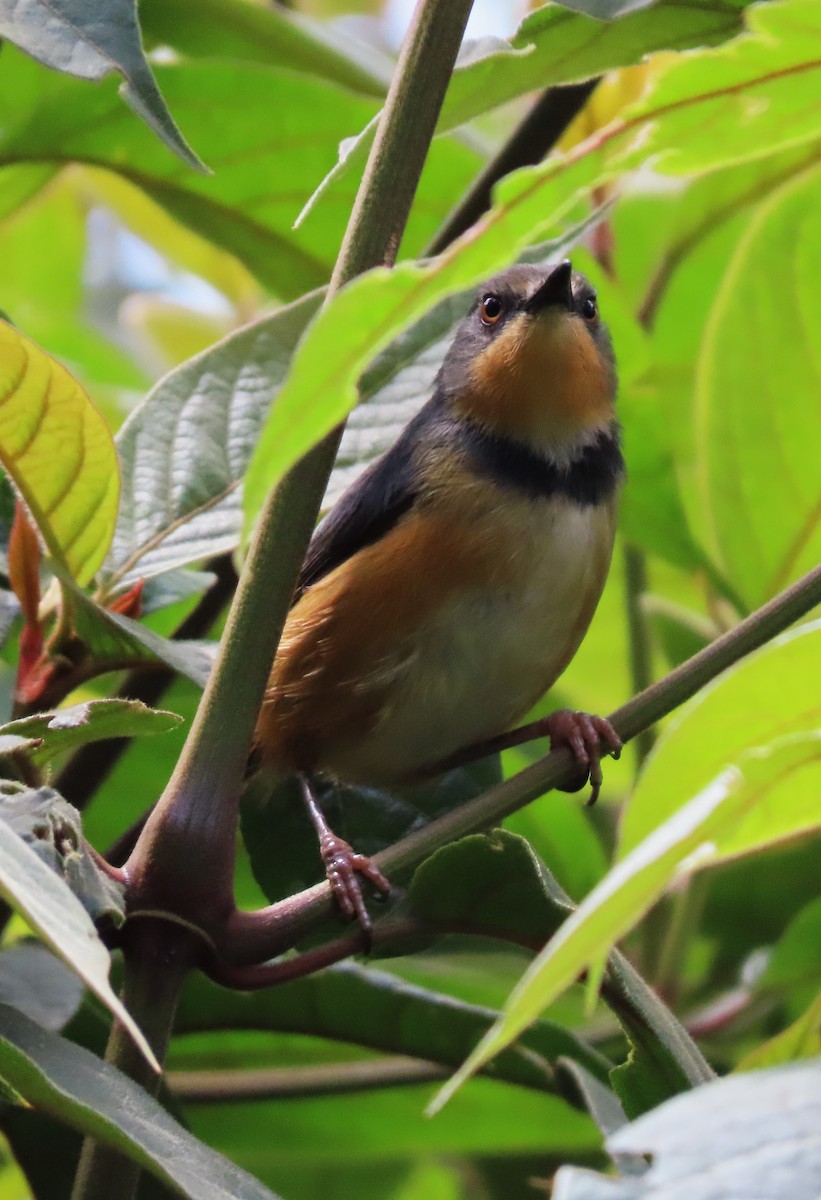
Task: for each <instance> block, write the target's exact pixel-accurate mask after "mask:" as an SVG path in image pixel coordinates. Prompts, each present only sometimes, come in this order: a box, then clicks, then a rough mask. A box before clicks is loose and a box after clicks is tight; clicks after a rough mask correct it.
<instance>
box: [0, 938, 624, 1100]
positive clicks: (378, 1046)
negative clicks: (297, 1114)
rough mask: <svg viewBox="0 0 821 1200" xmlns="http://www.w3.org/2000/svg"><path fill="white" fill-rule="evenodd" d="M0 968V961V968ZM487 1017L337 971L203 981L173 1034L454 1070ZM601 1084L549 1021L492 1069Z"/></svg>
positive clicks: (534, 1078)
mask: <svg viewBox="0 0 821 1200" xmlns="http://www.w3.org/2000/svg"><path fill="white" fill-rule="evenodd" d="M0 961H2V960H0ZM495 1016H496V1013H495V1012H494V1011H493V1009H490V1008H485V1007H481V1006H479V1005H476V1004H467V1003H465V1002H464V1001H460V1000H456V999H454V997H453V996H449V995H444V994H442V993H440V992H436V991H433V990H431V989H430V988H423V987H418V986H415V985H413V984H410V983H406V982H405V981H404V980H402V979H400V978H398V977H397V976H396V975H392V974H390V973H388V972H387V971H380V970H376V969H374V968H372V967H364V966H359V965H356V964H354V963H344V964H340V965H339V966H336V967H331V968H329V969H328V970H326V971H322V972H320V973H319V974H316V975H311V976H309V977H307V978H305V979H299V980H295V981H294V982H293V983H287V984H283V985H282V986H281V987H278V988H276V989H272V990H266V991H264V992H255V993H253V994H252V995H247V996H238V995H237V994H236V993H232V992H229V991H226V990H225V989H224V988H219V987H217V986H216V985H214V984H212V983H209V982H208V981H207V980H205V979H197V980H196V981H194V982H192V983H190V984H189V985H188V986H187V987H186V989H185V991H184V993H183V997H182V1000H181V1002H180V1010H179V1018H178V1026H177V1028H178V1030H179V1031H181V1032H182V1031H184V1032H186V1033H189V1034H190V1033H196V1032H204V1031H207V1030H223V1031H227V1030H231V1029H245V1030H252V1029H253V1030H267V1031H270V1032H271V1033H282V1034H286V1033H291V1034H294V1033H298V1034H302V1035H308V1036H310V1037H315V1038H317V1037H319V1038H328V1039H331V1040H332V1041H334V1042H345V1043H349V1044H352V1045H356V1046H363V1047H367V1048H368V1049H371V1050H378V1051H380V1052H382V1053H384V1054H404V1055H409V1056H411V1057H413V1058H419V1059H425V1060H427V1061H428V1062H434V1063H441V1064H442V1065H443V1066H448V1067H453V1066H456V1065H457V1064H458V1063H459V1062H460V1061H461V1059H462V1057H463V1056H464V1054H465V1053H466V1052H467V1050H468V1049H469V1048H470V1046H471V1045H472V1044H473V1042H474V1041H475V1039H476V1037H477V1036H478V1035H480V1034H481V1033H482V1032H483V1031H484V1030H485V1029H487V1028H488V1027H489V1026H490V1024H491V1023H492V1022H493V1020H494V1018H495ZM562 1056H564V1057H566V1058H568V1059H572V1060H573V1061H574V1062H580V1063H582V1064H583V1066H584V1067H585V1068H586V1069H587V1070H588V1071H590V1072H592V1074H593V1075H594V1076H595V1077H596V1078H597V1079H600V1080H601V1079H606V1077H607V1069H608V1066H609V1064H608V1063H607V1060H606V1059H604V1058H603V1057H602V1056H601V1055H599V1054H597V1053H596V1052H595V1051H593V1050H591V1049H590V1047H588V1046H586V1045H585V1043H584V1042H583V1041H582V1040H581V1039H579V1038H578V1037H576V1036H575V1035H574V1034H573V1033H572V1032H571V1031H570V1030H567V1029H564V1028H563V1027H562V1026H560V1025H557V1024H555V1023H554V1022H552V1021H539V1022H538V1023H537V1024H536V1025H534V1026H533V1028H532V1029H530V1030H528V1032H527V1033H526V1034H525V1036H524V1037H523V1038H522V1040H521V1042H520V1043H519V1044H517V1045H516V1046H514V1047H512V1048H511V1049H510V1050H509V1051H507V1052H506V1053H505V1054H503V1055H500V1056H499V1058H498V1059H497V1060H496V1062H495V1063H494V1064H493V1069H492V1074H493V1076H494V1078H496V1079H499V1080H504V1081H506V1082H508V1083H515V1084H517V1085H518V1086H520V1087H527V1088H532V1089H536V1090H537V1091H555V1090H556V1084H555V1080H554V1078H553V1074H552V1066H553V1064H554V1063H555V1062H556V1059H557V1058H559V1057H562Z"/></svg>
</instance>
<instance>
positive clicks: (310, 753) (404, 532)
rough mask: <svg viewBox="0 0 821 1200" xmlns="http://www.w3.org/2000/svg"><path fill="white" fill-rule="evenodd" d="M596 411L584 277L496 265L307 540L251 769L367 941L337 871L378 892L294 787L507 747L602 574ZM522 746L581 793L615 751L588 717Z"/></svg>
mask: <svg viewBox="0 0 821 1200" xmlns="http://www.w3.org/2000/svg"><path fill="white" fill-rule="evenodd" d="M615 398H616V369H615V361H614V357H613V350H612V346H611V342H610V338H609V335H608V333H607V330H606V328H605V326H604V325H603V324H602V322H601V320H600V318H599V312H598V307H597V304H596V293H595V291H594V289H593V288H592V287H591V285H590V283H588V281H587V280H586V279H585V278H584V276H583V275H580V274H578V273H574V272H573V271H572V268H571V264H570V263H569V262H568V261H567V260H565V261H564V262H562V263H560V264H559V265H558V266H554V267H552V268H546V267H537V266H515V267H511V268H510V269H509V270H507V271H503V272H502V273H501V274H499V275H497V276H495V277H494V278H493V279H491V280H489V281H488V282H487V283H486V284H485V285H484V286H483V287H482V288H480V289H479V292H478V294H477V296H476V299H475V301H474V303H473V305H472V307H471V309H470V312H469V313H468V315H467V317H466V318H465V319H464V321H463V322H462V323H461V324H460V325H459V327H458V329H457V331H456V336H455V337H454V339H453V343H452V345H451V346H450V349H449V350H448V352H447V355H446V356H445V359H444V362H443V364H442V368H441V370H440V372H439V374H438V376H437V378H436V382H435V389H434V393H433V396H432V397H431V399H430V400H429V401H428V402H427V403H426V404H425V405H424V407H423V408H422V409H421V410H420V411H419V413H418V414H417V416H416V417H414V418H413V420H412V421H411V422H410V423H409V424H408V425H407V426H406V428H405V429H404V431H403V432H402V434H401V435H400V437H399V439H398V441H397V442H396V443H395V444H394V445H393V447H392V448H391V449H390V450H388V451H387V452H386V453H385V454H383V455H382V457H381V458H379V459H377V460H376V461H375V462H374V463H372V464H371V465H370V466H369V467H368V468H367V470H365V471H364V472H363V474H362V475H360V477H359V478H358V479H357V480H356V481H355V482H354V484H353V485H352V486H351V487H350V488H349V489H348V491H347V492H346V493H345V494H344V495H343V496H342V497H341V499H340V500H339V501H338V503H337V504H336V506H335V507H334V508H333V509H332V510H331V511H330V512H329V513H328V515H327V516H326V517H325V518H324V520H323V521H322V522H321V523H320V525H319V526H318V528H317V530H316V533H315V535H314V537H313V540H312V541H311V544H310V547H309V549H308V553H307V557H306V559H305V563H304V565H303V568H302V573H301V575H300V578H299V581H298V583H297V588H296V591H295V595H294V600H293V606H292V608H291V611H290V614H289V616H288V620H287V622H286V625H285V629H284V632H283V635H282V641H281V643H280V647H279V652H278V654H277V657H276V661H275V662H274V666H273V670H272V672H271V677H270V680H269V685H268V689H267V691H266V694H265V699H264V702H263V706H262V710H261V712H260V716H259V720H258V723H257V728H256V734H255V757H256V758H257V760H258V761H260V762H261V764H262V765H263V766H267V767H268V768H271V769H273V770H275V771H276V772H282V771H289V772H296V773H297V774H298V775H299V777H300V780H301V782H302V789H303V794H304V796H305V800H306V802H307V805H308V811H309V814H310V816H311V819H312V820H313V822H314V825H315V826H316V828H317V832H318V834H319V838H320V851H321V854H322V857H323V860H324V862H325V865H326V870H327V873H328V878H329V880H330V882H331V885H332V888H333V890H334V894H335V895H336V897H337V900H338V902H339V904H340V907H341V908H342V910H343V911H344V912H345V913H346V915H349V916H352V915H354V914H356V915H357V916H358V918H359V920H360V923H361V924H362V926H363V928H364V929H365V930H366V932H367V931H368V929H369V918H368V915H367V911H366V909H365V906H364V902H363V898H362V894H361V888H360V884H359V880H358V878H357V875H362V876H364V877H366V878H368V879H369V880H370V881H371V882H372V883H373V884H374V885H375V886H376V887H377V888H378V889H380V890H383V891H384V890H387V889H388V887H389V885H388V883H387V880H386V879H385V878H384V876H383V875H382V874H381V872H380V871H379V870H378V868H377V867H376V866H375V864H373V863H372V862H371V861H370V860H369V859H367V858H365V857H364V856H363V855H359V854H355V853H354V852H353V850H352V849H351V847H350V846H349V845H348V844H347V842H344V841H342V839H340V838H338V837H336V836H335V835H334V834H333V833H332V832H331V831H330V829H329V828H328V826H327V824H326V822H325V820H324V817H323V814H322V812H321V809H320V807H319V805H318V803H317V801H316V798H315V797H314V794H313V791H312V788H311V778H312V777H314V776H324V777H327V778H330V779H332V780H338V781H342V782H345V783H354V784H356V783H359V784H366V785H372V786H377V785H388V786H390V785H391V784H401V783H407V782H416V781H419V780H420V779H424V778H426V777H429V776H435V775H436V774H438V773H440V772H441V771H443V770H445V769H447V768H449V767H451V766H453V765H455V764H456V763H460V762H466V761H469V760H470V759H471V758H479V757H482V756H483V755H484V754H486V753H489V752H490V751H492V750H494V749H499V748H502V747H504V746H505V745H509V744H515V743H516V742H517V741H521V740H523V738H522V737H521V736H520V735H518V734H517V731H513V732H512V733H505V731H507V730H510V727H511V726H512V725H513V723H514V722H515V721H517V720H518V719H520V718H521V717H522V715H523V714H524V713H526V712H527V711H528V709H529V708H530V707H531V706H532V705H533V704H534V703H535V702H536V701H537V700H538V699H539V697H540V696H542V695H543V694H544V693H545V692H546V691H547V689H548V688H549V687H551V685H552V684H553V683H554V682H555V681H556V679H557V678H558V677H559V675H561V673H562V672H563V671H564V669H565V667H566V666H567V665H568V663H569V662H570V660H571V659H572V658H573V655H574V654H575V653H576V650H577V649H578V647H579V644H580V642H581V640H582V638H583V636H584V634H585V632H586V630H587V627H588V625H589V624H590V620H591V618H592V616H593V612H594V610H595V608H596V605H597V603H598V600H599V597H600V595H601V592H602V588H603V587H604V582H605V579H606V576H607V571H608V568H609V565H610V558H611V554H612V550H613V538H614V531H615V521H616V508H617V502H618V494H619V490H620V485H621V481H622V477H623V474H624V465H623V459H622V455H621V450H620V448H619V427H618V424H617V421H616V415H615ZM526 732H527V733H528V734H529V735H531V736H533V735H534V734H537V733H540V734H542V735H544V736H549V737H550V738H551V743H552V745H553V746H555V745H556V744H568V745H569V746H570V747H571V749H572V750H573V753H574V754H575V756H576V758H577V760H578V762H579V764H580V766H581V767H582V768H583V771H584V779H587V778H588V776H589V777H590V779H591V782H592V785H593V789H594V791H593V799H595V796H596V794H597V793H598V788H599V786H600V783H601V770H600V765H599V759H600V757H601V755H602V754H603V753H604V754H607V753H613V754H618V751H619V749H620V747H621V743H620V741H619V738H618V736H617V735H616V733H615V731H614V730H613V729H612V727H611V726H610V725H609V723H608V722H607V721H605V720H603V719H602V718H600V717H591V716H588V715H587V714H585V713H571V712H568V711H562V712H559V713H553V714H552V715H551V716H549V717H546V718H544V719H543V720H542V721H541V722H537V723H536V725H535V726H532V727H528V729H527V731H526ZM576 786H580V784H577V785H576ZM574 790H575V789H574Z"/></svg>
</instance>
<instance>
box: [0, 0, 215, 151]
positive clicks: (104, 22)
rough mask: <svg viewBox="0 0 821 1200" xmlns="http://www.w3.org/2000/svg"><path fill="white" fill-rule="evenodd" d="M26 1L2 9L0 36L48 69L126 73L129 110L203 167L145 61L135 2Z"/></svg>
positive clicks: (96, 75)
mask: <svg viewBox="0 0 821 1200" xmlns="http://www.w3.org/2000/svg"><path fill="white" fill-rule="evenodd" d="M100 8H101V6H100V5H96V6H91V7H89V5H88V4H87V3H86V2H85V0H48V2H46V0H22V3H18V4H15V5H13V6H12V8H11V9H9V8H6V9H0V35H2V36H3V37H5V38H8V40H9V41H10V42H14V43H15V44H16V45H18V46H21V47H22V48H23V49H24V50H26V51H28V53H29V54H32V55H33V56H34V57H35V58H37V59H39V60H40V62H43V63H45V64H46V66H48V67H54V68H55V69H56V70H58V71H68V72H69V73H70V74H71V75H77V76H79V77H80V78H81V79H94V80H99V79H102V78H103V77H104V76H105V75H108V74H109V73H110V72H111V71H116V72H117V73H118V74H120V75H121V76H122V79H123V82H122V84H121V85H120V94H121V96H122V97H123V99H124V100H125V102H126V104H127V105H128V106H129V108H130V109H131V110H132V111H133V112H135V113H136V114H137V116H138V117H141V118H142V120H143V121H145V123H146V124H147V125H148V126H149V127H150V128H151V129H153V130H154V132H155V133H156V134H157V135H158V137H160V138H162V140H163V141H164V142H165V144H166V145H167V146H168V148H169V149H170V150H173V152H174V153H175V154H177V155H179V157H180V158H181V159H182V160H183V162H184V163H187V165H188V166H189V167H194V168H196V169H197V170H204V169H205V168H204V167H203V164H202V163H201V162H200V160H199V159H198V158H197V156H196V154H195V153H194V151H193V150H192V149H191V147H190V146H189V145H188V144H187V142H186V141H185V139H184V138H183V136H182V134H181V133H180V131H179V129H178V128H177V126H176V125H175V124H174V120H173V118H172V116H171V113H170V112H169V111H168V108H167V107H166V104H165V101H164V100H163V98H162V95H161V94H160V90H159V88H158V87H157V84H156V82H155V80H154V76H153V75H152V74H151V68H150V67H149V65H148V63H147V62H146V58H145V55H144V54H143V48H142V44H141V42H140V27H139V24H138V21H137V4H136V0H105V4H104V6H102V11H100Z"/></svg>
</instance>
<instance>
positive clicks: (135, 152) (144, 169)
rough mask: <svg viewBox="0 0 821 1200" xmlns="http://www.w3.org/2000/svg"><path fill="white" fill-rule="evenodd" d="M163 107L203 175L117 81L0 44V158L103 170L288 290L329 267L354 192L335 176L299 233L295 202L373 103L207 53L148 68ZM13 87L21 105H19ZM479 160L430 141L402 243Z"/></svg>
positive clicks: (435, 218) (324, 274)
mask: <svg viewBox="0 0 821 1200" xmlns="http://www.w3.org/2000/svg"><path fill="white" fill-rule="evenodd" d="M157 76H158V78H160V80H161V81H162V85H163V90H164V92H165V94H166V95H167V96H168V98H169V101H170V103H171V105H172V107H173V108H174V111H175V112H176V113H178V114H179V117H180V119H181V121H183V123H184V124H185V126H186V129H187V130H189V132H190V133H191V136H192V137H193V138H195V139H196V141H197V145H198V146H200V147H201V149H202V152H203V155H204V156H205V157H206V158H207V160H208V162H209V164H210V165H211V167H212V168H213V170H214V174H213V175H212V176H208V177H205V176H202V175H196V174H194V173H181V172H180V171H179V170H178V169H177V168H176V167H175V166H174V163H173V160H171V161H169V159H168V155H167V154H166V153H165V151H164V150H163V148H162V147H161V146H159V145H158V144H157V143H156V141H155V140H154V139H153V138H152V137H151V136H150V135H149V134H148V133H147V131H146V130H144V129H143V128H142V127H141V126H140V125H139V124H137V123H135V122H134V121H132V120H131V119H130V118H129V115H128V114H127V113H125V112H124V111H122V108H121V105H120V104H119V102H118V100H117V96H116V94H115V92H114V89H113V88H112V87H111V86H110V84H109V83H108V82H107V81H103V82H102V83H101V84H100V85H99V86H98V87H97V88H95V89H87V88H85V87H84V85H82V84H81V83H78V82H77V81H75V80H72V79H70V78H67V77H54V76H50V75H49V74H48V72H46V71H45V70H44V69H43V68H39V67H38V66H37V64H36V63H33V62H31V61H28V60H26V59H24V58H23V56H22V55H19V54H16V53H15V52H14V50H13V49H9V52H8V57H7V58H6V56H5V51H4V69H3V74H2V76H0V129H1V130H2V132H1V133H0V167H2V166H4V165H18V164H19V163H20V162H29V161H31V160H32V159H33V158H36V159H37V160H38V161H43V162H52V161H55V160H57V161H59V162H60V163H64V162H65V161H66V160H67V159H69V160H74V161H77V162H81V163H86V164H88V165H91V166H98V167H106V168H107V169H109V170H112V171H116V172H117V173H118V174H119V175H121V176H122V177H123V178H124V179H126V180H128V181H130V182H131V183H133V184H135V185H137V186H138V187H140V188H141V189H142V190H143V191H144V192H146V193H147V194H148V195H149V196H150V197H151V198H152V199H153V200H155V201H156V202H157V203H158V204H161V205H162V206H163V208H164V209H165V210H166V212H167V213H169V214H170V215H171V216H172V217H174V218H175V219H176V220H178V221H180V222H182V223H183V224H185V225H187V226H188V227H189V228H190V229H193V230H194V231H195V232H197V233H199V234H201V235H202V236H203V237H204V238H206V239H208V240H209V241H210V242H212V243H213V244H215V245H217V246H220V247H222V248H223V249H225V250H228V251H230V252H231V253H232V254H235V255H236V256H237V257H238V258H239V259H240V260H241V262H242V263H244V264H245V266H246V267H247V268H248V269H249V271H251V273H252V274H253V275H254V276H255V277H256V278H257V279H258V280H260V282H261V283H263V284H264V285H265V286H266V287H268V288H269V289H270V290H271V291H272V292H274V293H275V294H276V295H277V296H280V297H282V298H283V299H285V300H290V299H294V298H296V297H298V296H301V295H302V294H303V293H304V292H306V291H308V290H309V289H310V288H313V287H318V286H320V285H322V284H324V283H325V282H326V281H327V279H328V278H329V276H330V274H331V270H332V268H333V264H334V262H335V261H336V255H337V252H338V249H339V244H340V241H341V239H342V235H343V233H344V229H345V223H346V220H347V214H348V213H349V211H350V208H351V205H352V203H353V199H354V195H355V181H346V182H345V184H344V186H343V187H341V188H340V189H339V190H338V192H336V193H335V196H334V203H333V204H332V205H329V206H327V210H326V211H324V212H323V215H322V216H321V218H318V219H316V220H314V221H313V222H312V223H311V228H310V230H297V231H294V230H293V222H294V218H295V217H296V215H297V213H298V211H299V208H300V205H301V203H302V200H303V198H304V197H305V196H307V194H308V193H309V192H310V190H311V189H312V187H313V186H314V184H315V182H316V180H317V179H318V178H321V177H322V175H323V174H324V173H325V172H326V171H327V170H328V169H329V168H330V166H331V165H332V163H333V161H334V160H335V158H336V146H337V144H338V142H339V140H340V139H341V138H342V137H344V136H345V134H346V133H347V132H348V131H349V130H350V129H351V128H357V127H358V126H359V125H360V124H364V123H365V122H366V121H367V120H368V119H369V118H370V117H371V116H372V115H373V112H374V110H375V108H376V104H375V102H374V101H373V100H372V99H370V98H368V97H364V96H361V95H356V94H355V93H353V92H351V91H349V90H348V89H346V88H341V87H338V86H336V85H334V84H332V83H329V82H328V81H327V80H323V79H319V78H317V77H315V76H313V77H312V76H309V75H299V74H296V73H295V72H293V71H290V70H286V69H278V68H274V67H267V66H263V65H259V64H256V63H231V62H223V61H218V60H212V61H200V62H179V63H175V64H174V65H173V66H164V67H157ZM21 93H22V95H23V96H24V97H25V98H26V100H27V103H25V104H23V103H21ZM480 166H481V160H480V158H479V155H478V154H477V152H476V151H475V150H472V149H470V148H469V147H468V146H466V145H465V144H463V142H461V141H459V140H458V139H457V138H455V137H448V138H446V139H443V140H441V141H440V142H439V143H438V145H436V146H434V147H433V149H432V152H431V155H430V159H429V162H428V164H427V166H426V169H425V172H424V173H423V177H422V180H421V182H420V186H419V190H418V193H417V204H416V206H415V208H414V212H413V214H412V215H411V220H410V223H409V226H408V229H407V231H406V234H405V238H404V241H403V245H404V246H405V247H406V248H408V251H409V252H411V253H413V252H418V251H419V250H420V249H421V247H422V246H423V245H425V243H426V242H427V241H428V240H429V239H430V238H431V237H432V236H433V233H434V231H435V230H436V228H437V227H438V225H439V223H440V221H441V220H442V219H443V218H444V216H445V215H446V213H447V212H448V210H449V209H450V207H451V206H452V204H453V196H454V195H457V194H459V193H460V192H461V191H462V190H463V189H464V187H465V186H467V184H468V182H469V181H470V179H472V178H473V176H474V175H475V173H476V171H477V169H478V168H479V167H480Z"/></svg>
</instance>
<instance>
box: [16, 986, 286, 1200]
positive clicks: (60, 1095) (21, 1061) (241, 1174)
mask: <svg viewBox="0 0 821 1200" xmlns="http://www.w3.org/2000/svg"><path fill="white" fill-rule="evenodd" d="M0 1073H2V1075H3V1078H4V1079H6V1080H8V1081H9V1083H11V1085H12V1087H14V1088H16V1089H17V1091H18V1092H19V1093H20V1095H21V1096H23V1097H24V1099H26V1100H27V1101H28V1102H29V1103H30V1104H32V1105H33V1106H34V1107H35V1108H36V1109H38V1110H39V1111H41V1112H45V1113H50V1114H51V1115H52V1116H54V1117H56V1118H57V1119H58V1120H59V1121H61V1122H63V1123H66V1124H69V1125H71V1126H72V1127H73V1128H74V1129H77V1130H79V1131H80V1133H85V1134H90V1135H91V1136H92V1137H94V1138H95V1139H96V1140H98V1141H100V1142H104V1143H106V1144H107V1145H109V1146H113V1147H115V1148H116V1149H117V1150H119V1151H120V1152H121V1153H123V1154H125V1155H127V1156H128V1157H129V1158H133V1159H134V1160H135V1161H136V1162H138V1163H139V1164H140V1165H141V1166H143V1167H145V1168H146V1169H147V1170H149V1171H151V1172H152V1174H154V1175H156V1176H157V1178H158V1179H161V1180H162V1181H163V1182H164V1183H165V1184H167V1185H169V1186H170V1187H172V1188H173V1189H174V1191H175V1192H176V1193H178V1194H179V1195H181V1196H188V1197H190V1198H191V1200H276V1197H275V1196H274V1194H273V1192H271V1191H269V1190H268V1188H266V1187H263V1185H262V1184H261V1183H259V1181H258V1180H256V1179H254V1178H253V1177H252V1176H251V1175H248V1174H247V1172H245V1171H243V1170H242V1169H241V1168H240V1167H237V1166H234V1164H233V1163H231V1162H228V1160H227V1159H225V1158H223V1157H222V1155H221V1154H217V1153H216V1152H215V1151H214V1150H211V1149H210V1148H209V1147H208V1146H206V1145H204V1144H203V1143H202V1142H200V1141H198V1140H197V1139H196V1138H195V1137H193V1136H192V1135H191V1134H190V1133H189V1132H188V1130H187V1129H183V1127H182V1126H181V1125H179V1124H178V1123H177V1122H176V1121H175V1120H174V1118H173V1117H172V1116H171V1115H170V1114H169V1113H168V1112H166V1110H165V1109H164V1108H163V1107H162V1105H160V1104H159V1103H158V1102H157V1101H156V1100H155V1099H154V1098H153V1096H149V1095H148V1094H147V1093H146V1092H144V1091H143V1090H142V1088H140V1087H138V1086H137V1084H136V1083H134V1082H133V1080H131V1079H129V1078H128V1077H127V1076H125V1075H123V1074H121V1073H120V1072H119V1071H118V1070H117V1069H116V1068H115V1067H113V1066H111V1064H110V1063H106V1062H101V1061H100V1059H98V1058H96V1057H95V1055H93V1054H91V1053H90V1051H88V1050H86V1049H84V1048H83V1047H82V1046H77V1045H75V1044H74V1043H73V1042H69V1041H67V1040H66V1039H65V1038H61V1037H59V1036H58V1035H57V1034H54V1033H48V1032H47V1031H46V1030H44V1029H41V1028H40V1027H39V1026H38V1025H35V1024H34V1022H33V1021H30V1020H29V1019H28V1017H26V1016H24V1015H23V1013H21V1012H18V1010H17V1009H15V1008H10V1007H8V1006H7V1005H0Z"/></svg>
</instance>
